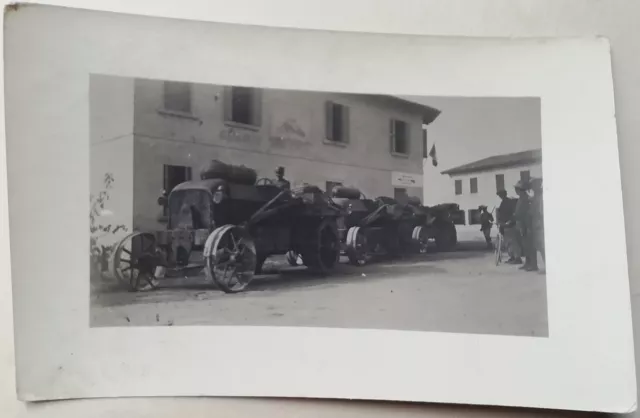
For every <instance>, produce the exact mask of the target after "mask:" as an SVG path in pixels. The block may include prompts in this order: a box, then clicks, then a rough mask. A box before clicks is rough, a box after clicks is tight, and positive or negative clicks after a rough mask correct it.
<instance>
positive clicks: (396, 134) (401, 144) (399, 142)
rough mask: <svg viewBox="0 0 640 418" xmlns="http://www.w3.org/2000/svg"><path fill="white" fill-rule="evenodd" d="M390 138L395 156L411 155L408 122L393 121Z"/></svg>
mask: <svg viewBox="0 0 640 418" xmlns="http://www.w3.org/2000/svg"><path fill="white" fill-rule="evenodd" d="M390 137H391V152H392V153H393V154H402V155H407V154H409V125H408V124H407V123H406V122H403V121H401V120H391V123H390Z"/></svg>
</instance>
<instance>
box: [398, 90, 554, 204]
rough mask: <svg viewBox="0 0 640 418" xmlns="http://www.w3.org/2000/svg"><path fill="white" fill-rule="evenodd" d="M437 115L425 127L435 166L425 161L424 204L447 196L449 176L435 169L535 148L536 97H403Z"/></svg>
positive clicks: (537, 128)
mask: <svg viewBox="0 0 640 418" xmlns="http://www.w3.org/2000/svg"><path fill="white" fill-rule="evenodd" d="M403 98H404V99H405V100H410V101H413V102H416V103H421V104H425V105H428V106H431V107H435V108H436V109H439V110H440V111H441V112H442V113H441V114H440V116H438V118H437V119H436V120H435V121H434V122H433V123H432V124H431V125H429V127H428V129H427V134H428V136H427V142H428V148H429V149H431V146H432V145H433V144H435V145H436V150H437V156H438V166H437V167H433V165H432V164H431V160H425V165H424V180H425V203H432V204H433V203H437V202H438V201H440V200H446V199H447V198H450V196H451V194H452V193H453V189H452V186H451V183H452V180H451V179H450V178H449V176H447V175H442V174H441V172H442V171H444V170H446V169H449V168H453V167H456V166H459V165H462V164H467V163H470V162H473V161H476V160H480V159H483V158H487V157H491V156H494V155H499V154H508V153H513V152H519V151H525V150H530V149H537V148H541V124H540V123H541V121H540V100H539V99H538V98H494V97H491V98H466V97H415V96H410V97H403Z"/></svg>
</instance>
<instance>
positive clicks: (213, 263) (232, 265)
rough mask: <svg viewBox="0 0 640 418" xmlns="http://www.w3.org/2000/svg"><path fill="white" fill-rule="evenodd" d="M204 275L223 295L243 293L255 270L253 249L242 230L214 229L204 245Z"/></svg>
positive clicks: (246, 233) (233, 228) (253, 246)
mask: <svg viewBox="0 0 640 418" xmlns="http://www.w3.org/2000/svg"><path fill="white" fill-rule="evenodd" d="M204 257H205V267H206V268H205V273H206V275H207V278H208V279H209V280H212V281H214V282H215V283H216V285H217V286H218V287H219V288H220V290H222V291H223V292H225V293H237V292H241V291H243V290H244V289H245V288H246V287H247V285H248V284H249V282H251V279H253V275H254V271H255V268H256V261H257V257H256V246H255V244H254V242H253V239H252V238H251V236H250V235H249V233H248V232H247V231H246V230H245V229H244V228H242V227H239V226H235V225H225V226H221V227H220V228H217V229H215V230H214V231H213V232H212V233H211V235H209V238H207V242H206V243H205V246H204Z"/></svg>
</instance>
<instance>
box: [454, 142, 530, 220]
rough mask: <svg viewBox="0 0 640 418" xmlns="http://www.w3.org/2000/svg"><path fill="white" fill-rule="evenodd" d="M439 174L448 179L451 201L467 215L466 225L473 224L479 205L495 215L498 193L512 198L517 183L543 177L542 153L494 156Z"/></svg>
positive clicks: (523, 152) (498, 200)
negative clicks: (503, 193) (505, 193)
mask: <svg viewBox="0 0 640 418" xmlns="http://www.w3.org/2000/svg"><path fill="white" fill-rule="evenodd" d="M442 174H443V175H448V176H449V178H450V180H451V184H450V189H449V190H450V196H451V199H450V201H451V202H455V203H457V204H458V205H460V209H462V210H464V211H465V212H466V214H467V219H466V222H467V224H469V225H474V224H478V223H479V222H478V219H477V216H478V206H480V205H486V206H487V207H488V209H489V211H490V212H491V211H492V210H493V211H494V214H495V208H497V206H498V205H499V204H500V199H499V198H498V197H497V195H496V193H497V192H498V190H501V189H504V190H506V191H507V193H508V195H509V196H512V197H515V190H514V186H515V184H516V183H517V182H518V180H528V179H529V178H533V177H542V151H541V150H540V149H534V150H528V151H522V152H515V153H511V154H502V155H494V156H491V157H488V158H483V159H481V160H477V161H473V162H471V163H468V164H463V165H460V166H457V167H453V168H450V169H448V170H445V171H443V172H442ZM494 216H495V215H494Z"/></svg>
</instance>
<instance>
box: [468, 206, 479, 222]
mask: <svg viewBox="0 0 640 418" xmlns="http://www.w3.org/2000/svg"><path fill="white" fill-rule="evenodd" d="M468 212H469V225H479V224H480V211H479V210H478V209H469V211H468Z"/></svg>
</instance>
